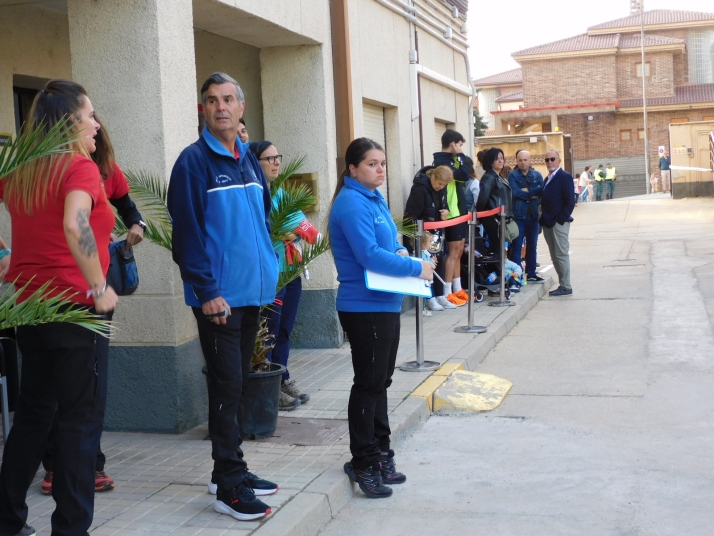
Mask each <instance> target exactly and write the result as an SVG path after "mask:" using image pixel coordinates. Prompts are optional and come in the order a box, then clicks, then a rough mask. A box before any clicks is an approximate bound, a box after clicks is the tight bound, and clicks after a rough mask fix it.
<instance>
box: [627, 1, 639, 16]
mask: <svg viewBox="0 0 714 536" xmlns="http://www.w3.org/2000/svg"><path fill="white" fill-rule="evenodd" d="M641 3H642V0H630V15H636V14H637V13H639V12H640V9H641V6H640V4H641Z"/></svg>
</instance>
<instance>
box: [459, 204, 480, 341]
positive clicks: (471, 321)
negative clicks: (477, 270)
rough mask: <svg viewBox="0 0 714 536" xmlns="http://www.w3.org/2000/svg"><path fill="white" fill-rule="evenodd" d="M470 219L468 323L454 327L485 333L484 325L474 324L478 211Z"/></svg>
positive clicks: (464, 330) (463, 330) (466, 331)
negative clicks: (475, 248) (475, 251)
mask: <svg viewBox="0 0 714 536" xmlns="http://www.w3.org/2000/svg"><path fill="white" fill-rule="evenodd" d="M470 214H471V219H470V220H469V251H468V256H469V260H468V267H469V304H468V305H469V307H468V311H469V312H468V325H466V326H458V327H455V328H454V331H455V332H456V333H485V332H486V328H485V327H484V326H474V292H475V290H476V286H475V285H474V241H475V238H476V213H475V212H471V213H470Z"/></svg>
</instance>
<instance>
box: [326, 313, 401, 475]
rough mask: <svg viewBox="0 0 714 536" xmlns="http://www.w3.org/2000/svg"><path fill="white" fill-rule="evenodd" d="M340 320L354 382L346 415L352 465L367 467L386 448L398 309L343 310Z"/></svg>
mask: <svg viewBox="0 0 714 536" xmlns="http://www.w3.org/2000/svg"><path fill="white" fill-rule="evenodd" d="M338 315H339V317H340V324H341V325H342V329H344V330H345V332H346V333H347V337H348V338H349V341H350V348H351V350H352V368H353V370H354V383H353V385H352V390H351V391H350V401H349V406H348V408H347V418H348V420H349V427H350V452H351V453H352V465H353V466H354V467H355V468H357V469H366V468H367V467H370V466H371V465H373V464H374V463H375V462H376V461H377V459H378V458H379V455H380V453H381V452H388V451H389V436H390V434H391V433H392V432H391V430H390V428H389V415H388V414H389V409H388V407H387V389H388V388H389V386H390V385H392V375H393V374H394V365H395V362H396V359H397V350H398V348H399V329H400V323H399V322H400V319H399V313H346V312H342V311H339V312H338Z"/></svg>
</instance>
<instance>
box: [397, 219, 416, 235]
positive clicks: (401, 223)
mask: <svg viewBox="0 0 714 536" xmlns="http://www.w3.org/2000/svg"><path fill="white" fill-rule="evenodd" d="M392 221H394V225H395V226H396V227H397V233H399V234H401V235H404V236H408V237H409V238H415V237H416V234H417V225H416V223H414V222H412V219H411V218H401V219H398V218H392Z"/></svg>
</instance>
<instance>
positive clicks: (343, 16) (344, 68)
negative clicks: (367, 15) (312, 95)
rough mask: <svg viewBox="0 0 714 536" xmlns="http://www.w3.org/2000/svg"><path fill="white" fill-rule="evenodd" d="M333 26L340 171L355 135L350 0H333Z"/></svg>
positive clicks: (331, 11) (331, 9) (338, 167)
mask: <svg viewBox="0 0 714 536" xmlns="http://www.w3.org/2000/svg"><path fill="white" fill-rule="evenodd" d="M330 22H331V27H332V77H333V81H334V86H335V130H336V133H337V173H338V174H341V173H342V171H343V170H344V169H345V166H346V164H345V151H346V150H347V146H348V145H349V144H350V142H351V141H352V140H353V139H354V136H355V118H354V107H353V102H352V68H351V66H352V61H351V57H350V56H351V53H350V52H351V51H350V25H349V5H348V0H330Z"/></svg>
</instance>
